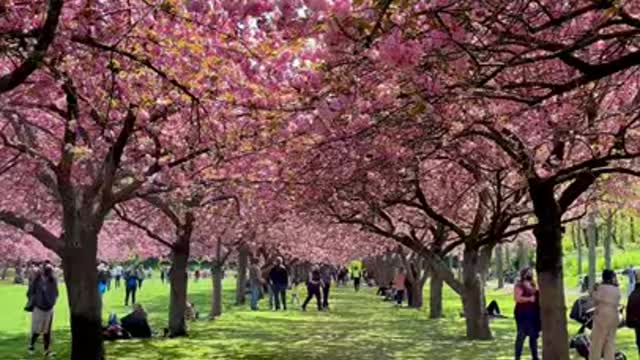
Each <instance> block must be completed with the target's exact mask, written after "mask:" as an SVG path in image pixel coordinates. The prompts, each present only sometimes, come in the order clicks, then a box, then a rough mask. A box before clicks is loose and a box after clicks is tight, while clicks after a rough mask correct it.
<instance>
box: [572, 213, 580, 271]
mask: <svg viewBox="0 0 640 360" xmlns="http://www.w3.org/2000/svg"><path fill="white" fill-rule="evenodd" d="M573 233H574V236H575V242H576V250H577V252H578V276H580V275H582V231H581V230H580V223H575V224H574V225H573Z"/></svg>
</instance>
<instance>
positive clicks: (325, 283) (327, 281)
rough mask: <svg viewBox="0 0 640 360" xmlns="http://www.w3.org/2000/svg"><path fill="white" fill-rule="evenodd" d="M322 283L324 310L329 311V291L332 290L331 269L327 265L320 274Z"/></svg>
mask: <svg viewBox="0 0 640 360" xmlns="http://www.w3.org/2000/svg"><path fill="white" fill-rule="evenodd" d="M320 277H321V281H322V309H324V310H329V291H330V290H331V278H332V276H331V267H330V266H329V265H325V266H324V267H323V269H322V274H320Z"/></svg>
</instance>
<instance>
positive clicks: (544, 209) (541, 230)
mask: <svg viewBox="0 0 640 360" xmlns="http://www.w3.org/2000/svg"><path fill="white" fill-rule="evenodd" d="M529 191H530V194H531V199H532V200H533V205H534V212H535V214H536V217H537V219H538V224H537V225H536V227H535V228H534V235H535V237H536V243H537V246H536V268H537V272H538V281H539V285H540V310H541V316H542V343H543V346H542V350H543V353H542V358H543V359H546V360H551V359H553V360H569V346H568V344H569V333H568V329H567V316H566V305H565V296H564V283H563V274H562V225H561V216H562V214H561V210H560V207H559V205H558V203H557V202H556V199H555V197H554V187H553V185H552V184H547V183H537V182H531V183H530V187H529Z"/></svg>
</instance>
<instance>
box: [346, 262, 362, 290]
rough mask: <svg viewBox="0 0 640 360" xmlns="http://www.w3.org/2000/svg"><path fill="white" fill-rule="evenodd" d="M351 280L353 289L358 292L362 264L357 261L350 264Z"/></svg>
mask: <svg viewBox="0 0 640 360" xmlns="http://www.w3.org/2000/svg"><path fill="white" fill-rule="evenodd" d="M349 270H350V272H351V279H353V289H354V290H355V291H356V292H358V291H360V278H361V277H362V263H361V262H360V261H359V260H354V261H352V262H351V266H350V269H349Z"/></svg>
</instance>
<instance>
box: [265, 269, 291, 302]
mask: <svg viewBox="0 0 640 360" xmlns="http://www.w3.org/2000/svg"><path fill="white" fill-rule="evenodd" d="M269 283H270V284H271V289H272V290H273V297H274V300H275V306H276V311H277V310H280V301H282V310H287V287H288V286H289V272H288V271H287V268H286V267H285V266H284V261H283V260H282V258H281V257H280V256H278V257H277V258H276V265H275V266H274V267H273V268H272V269H271V271H270V272H269Z"/></svg>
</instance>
